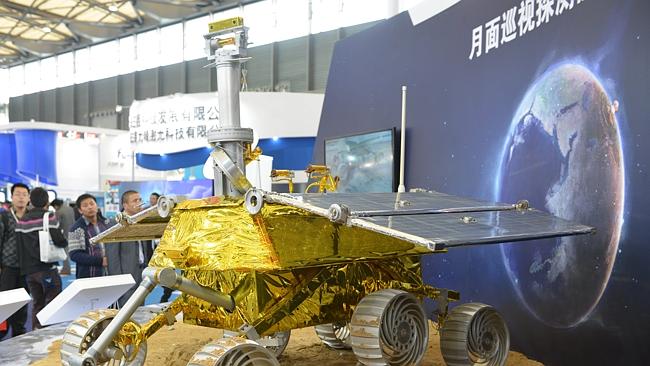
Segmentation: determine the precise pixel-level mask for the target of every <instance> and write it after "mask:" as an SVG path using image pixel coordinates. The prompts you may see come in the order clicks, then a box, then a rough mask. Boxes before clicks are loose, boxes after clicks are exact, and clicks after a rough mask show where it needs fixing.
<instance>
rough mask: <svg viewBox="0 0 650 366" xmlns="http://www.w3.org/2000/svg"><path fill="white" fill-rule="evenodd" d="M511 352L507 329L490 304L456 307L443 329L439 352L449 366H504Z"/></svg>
mask: <svg viewBox="0 0 650 366" xmlns="http://www.w3.org/2000/svg"><path fill="white" fill-rule="evenodd" d="M509 349H510V334H509V333H508V327H507V326H506V323H505V321H504V320H503V318H502V317H501V315H499V313H498V312H497V311H496V310H495V309H494V308H493V307H491V306H489V305H485V304H479V303H469V304H463V305H459V306H457V307H455V308H454V309H453V310H452V311H451V312H450V313H449V316H448V318H447V320H446V321H445V323H444V325H443V327H442V329H441V330H440V350H441V351H442V357H443V358H444V359H445V362H446V363H447V365H449V366H468V365H471V366H474V365H485V366H502V365H505V364H506V359H507V358H508V350H509Z"/></svg>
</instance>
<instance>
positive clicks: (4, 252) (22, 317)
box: [0, 183, 29, 339]
mask: <svg viewBox="0 0 650 366" xmlns="http://www.w3.org/2000/svg"><path fill="white" fill-rule="evenodd" d="M11 202H12V203H13V207H11V208H10V209H9V210H8V211H3V212H2V213H0V291H7V290H14V289H17V288H24V287H25V286H26V285H25V278H24V277H23V276H22V275H21V274H20V260H19V258H18V245H17V244H16V231H15V230H16V223H17V222H18V220H20V218H22V217H23V216H24V215H25V214H26V213H27V204H28V203H29V187H27V185H25V184H22V183H16V184H14V185H13V186H11ZM26 321H27V305H25V306H23V307H22V308H20V310H18V311H17V312H15V313H14V314H13V315H12V316H10V317H9V319H7V325H8V326H9V327H11V331H12V335H13V336H14V337H15V336H18V335H21V334H23V333H25V322H26ZM5 334H6V332H4V334H3V333H1V332H0V339H2V338H3V336H4V335H5Z"/></svg>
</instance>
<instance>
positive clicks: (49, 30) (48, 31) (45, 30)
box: [43, 26, 52, 33]
mask: <svg viewBox="0 0 650 366" xmlns="http://www.w3.org/2000/svg"><path fill="white" fill-rule="evenodd" d="M43 32H44V33H50V32H52V29H51V28H50V27H47V26H45V27H43Z"/></svg>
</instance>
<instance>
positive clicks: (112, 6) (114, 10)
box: [108, 3, 119, 13]
mask: <svg viewBox="0 0 650 366" xmlns="http://www.w3.org/2000/svg"><path fill="white" fill-rule="evenodd" d="M108 10H110V11H112V12H113V13H114V12H116V11H118V10H119V9H118V8H117V5H116V4H115V3H112V4H111V5H109V7H108Z"/></svg>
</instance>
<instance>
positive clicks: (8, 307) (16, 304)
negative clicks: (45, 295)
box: [0, 288, 32, 323]
mask: <svg viewBox="0 0 650 366" xmlns="http://www.w3.org/2000/svg"><path fill="white" fill-rule="evenodd" d="M31 300H32V298H31V297H29V294H28V293H27V291H25V289H23V288H18V289H15V290H8V291H2V292H0V323H1V322H3V321H5V320H7V318H9V317H10V316H12V315H13V313H15V312H16V311H18V309H20V308H22V307H23V306H24V305H25V304H27V303H28V302H30V301H31Z"/></svg>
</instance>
